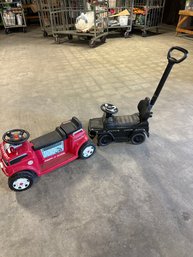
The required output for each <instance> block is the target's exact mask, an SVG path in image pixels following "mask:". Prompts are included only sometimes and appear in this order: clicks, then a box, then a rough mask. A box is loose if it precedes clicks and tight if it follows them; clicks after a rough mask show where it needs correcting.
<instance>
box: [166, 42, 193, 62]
mask: <svg viewBox="0 0 193 257" xmlns="http://www.w3.org/2000/svg"><path fill="white" fill-rule="evenodd" d="M174 50H177V51H180V52H182V53H183V54H184V55H183V56H182V57H181V58H180V59H176V58H174V57H172V56H171V54H172V52H173V51H174ZM187 56H188V51H187V50H186V49H184V48H182V47H180V46H173V47H172V48H170V50H169V51H168V56H167V58H168V61H169V63H171V64H176V63H181V62H183V61H184V60H185V59H186V58H187Z"/></svg>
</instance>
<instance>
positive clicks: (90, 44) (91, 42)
mask: <svg viewBox="0 0 193 257" xmlns="http://www.w3.org/2000/svg"><path fill="white" fill-rule="evenodd" d="M89 46H90V48H94V47H95V46H96V41H94V40H92V39H91V40H90V41H89Z"/></svg>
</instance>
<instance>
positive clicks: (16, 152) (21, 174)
mask: <svg viewBox="0 0 193 257" xmlns="http://www.w3.org/2000/svg"><path fill="white" fill-rule="evenodd" d="M29 137H30V134H29V132H27V131H25V130H22V129H14V130H10V131H8V132H6V133H5V134H4V135H3V142H2V143H1V144H0V167H1V169H2V171H3V172H4V174H5V175H6V176H8V177H9V179H8V185H9V187H10V189H12V190H14V191H24V190H26V189H28V188H30V187H31V186H32V185H33V182H34V180H35V178H36V177H39V176H42V175H44V174H46V173H48V172H50V171H52V170H54V169H57V168H59V167H61V166H63V165H65V164H67V163H69V162H71V161H73V160H75V159H77V158H81V159H87V158H89V157H91V156H92V155H93V154H94V152H95V146H94V144H93V143H92V142H91V141H90V140H89V139H88V136H87V134H86V132H85V130H84V129H83V128H82V124H81V123H80V121H79V120H78V119H77V118H76V117H73V118H72V119H71V120H70V121H67V122H64V123H62V124H61V125H60V126H59V127H57V128H56V129H55V130H54V131H52V132H50V133H48V134H46V135H43V136H40V137H38V138H36V139H33V140H32V141H28V138H29Z"/></svg>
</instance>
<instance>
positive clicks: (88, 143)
mask: <svg viewBox="0 0 193 257" xmlns="http://www.w3.org/2000/svg"><path fill="white" fill-rule="evenodd" d="M88 146H92V147H93V148H94V151H93V153H92V154H91V155H90V156H88V157H85V156H84V155H83V152H84V150H85V149H86V148H87V147H88ZM95 151H96V146H95V145H94V144H93V142H92V141H91V140H88V141H87V142H86V143H84V144H83V145H82V146H81V147H80V150H79V152H78V156H79V158H80V159H88V158H90V157H91V156H92V155H93V154H94V153H95Z"/></svg>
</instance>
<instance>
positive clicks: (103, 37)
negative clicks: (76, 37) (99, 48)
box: [100, 36, 107, 44]
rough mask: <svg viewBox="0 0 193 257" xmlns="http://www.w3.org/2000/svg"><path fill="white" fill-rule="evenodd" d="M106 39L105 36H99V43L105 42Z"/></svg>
mask: <svg viewBox="0 0 193 257" xmlns="http://www.w3.org/2000/svg"><path fill="white" fill-rule="evenodd" d="M106 39H107V37H106V36H102V37H101V38H100V41H101V43H103V44H104V43H105V42H106Z"/></svg>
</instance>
